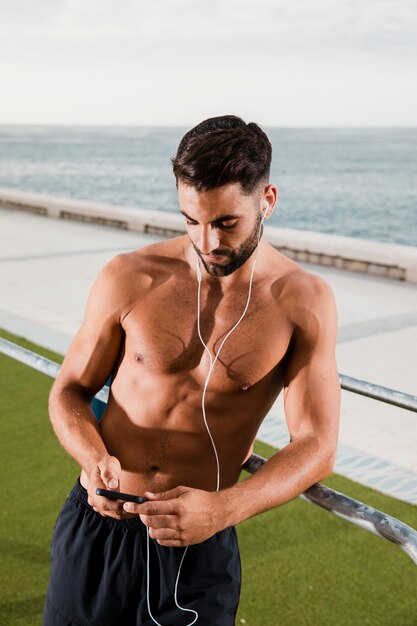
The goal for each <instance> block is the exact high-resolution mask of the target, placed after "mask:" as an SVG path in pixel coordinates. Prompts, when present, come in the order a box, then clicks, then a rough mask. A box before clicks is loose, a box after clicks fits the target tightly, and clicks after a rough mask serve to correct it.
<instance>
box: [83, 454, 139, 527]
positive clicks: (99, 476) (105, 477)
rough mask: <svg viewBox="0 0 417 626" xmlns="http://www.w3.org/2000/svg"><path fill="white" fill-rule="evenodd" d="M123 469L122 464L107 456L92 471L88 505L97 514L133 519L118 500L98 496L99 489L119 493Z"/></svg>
mask: <svg viewBox="0 0 417 626" xmlns="http://www.w3.org/2000/svg"><path fill="white" fill-rule="evenodd" d="M121 471H122V468H121V466H120V462H119V460H118V459H116V457H114V456H106V457H104V458H103V459H101V461H99V463H98V464H97V465H96V467H95V468H94V469H93V470H92V471H91V473H90V476H89V483H88V503H89V504H90V505H91V506H92V507H93V509H94V511H95V512H96V513H100V515H103V516H107V517H115V518H116V519H122V518H127V517H131V516H130V515H126V514H125V512H124V511H123V503H122V502H121V501H118V500H110V499H109V498H104V497H103V496H98V495H96V489H97V487H100V488H101V489H113V490H115V491H117V490H118V489H119V485H120V474H121Z"/></svg>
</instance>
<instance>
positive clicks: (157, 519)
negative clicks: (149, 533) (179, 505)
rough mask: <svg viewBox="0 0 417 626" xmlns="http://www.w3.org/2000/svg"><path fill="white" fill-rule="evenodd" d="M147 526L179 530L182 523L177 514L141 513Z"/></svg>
mask: <svg viewBox="0 0 417 626" xmlns="http://www.w3.org/2000/svg"><path fill="white" fill-rule="evenodd" d="M139 517H140V519H141V520H142V522H143V523H144V524H145V526H149V528H165V529H169V530H175V531H178V530H179V529H180V523H179V520H178V516H177V515H142V514H140V515H139Z"/></svg>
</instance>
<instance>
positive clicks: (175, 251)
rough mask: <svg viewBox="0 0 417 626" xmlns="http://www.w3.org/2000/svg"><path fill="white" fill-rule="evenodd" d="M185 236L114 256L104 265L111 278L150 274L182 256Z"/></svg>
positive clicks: (129, 277)
mask: <svg viewBox="0 0 417 626" xmlns="http://www.w3.org/2000/svg"><path fill="white" fill-rule="evenodd" d="M182 239H183V237H176V238H175V239H167V240H164V241H159V242H156V243H152V244H149V245H148V246H145V247H143V248H137V249H136V250H132V251H130V252H124V253H121V254H118V255H116V256H114V257H113V258H112V259H110V261H109V262H108V263H107V264H106V265H105V266H104V267H103V270H102V271H103V272H104V273H105V274H106V275H107V277H108V278H109V279H112V278H113V279H116V280H123V279H131V278H132V276H135V277H136V278H139V277H140V276H150V275H152V274H153V273H154V272H157V271H161V270H162V269H163V268H164V267H167V266H169V265H170V263H172V262H174V261H178V260H180V259H181V257H182V252H183V247H184V246H183V242H182Z"/></svg>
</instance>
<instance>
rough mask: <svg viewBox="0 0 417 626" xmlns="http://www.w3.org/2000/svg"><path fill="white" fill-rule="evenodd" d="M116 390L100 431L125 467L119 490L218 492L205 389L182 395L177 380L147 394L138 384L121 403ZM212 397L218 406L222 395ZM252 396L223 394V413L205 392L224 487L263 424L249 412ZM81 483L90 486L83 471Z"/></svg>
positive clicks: (234, 479) (236, 473) (234, 476)
mask: <svg viewBox="0 0 417 626" xmlns="http://www.w3.org/2000/svg"><path fill="white" fill-rule="evenodd" d="M171 382H172V381H171ZM114 387H115V389H114V392H115V395H113V394H111V395H110V398H109V404H108V407H107V410H106V412H105V414H104V416H103V419H102V421H101V423H100V431H101V436H102V439H103V442H104V444H105V446H106V449H107V451H108V453H109V454H110V455H111V456H115V457H116V458H117V459H118V460H119V461H120V464H121V467H122V473H121V476H120V485H119V490H120V491H124V492H127V493H133V494H137V495H141V494H143V493H144V492H145V491H151V492H153V493H159V492H161V491H166V490H168V489H172V488H174V487H177V486H179V485H183V486H188V487H194V488H198V489H204V490H207V491H215V489H216V485H217V463H216V456H215V453H214V449H213V445H212V443H211V441H210V438H209V435H208V432H207V429H206V427H205V424H204V420H203V415H202V410H201V390H198V392H196V391H193V392H190V393H184V387H182V388H181V385H178V381H177V384H175V385H172V386H171V384H164V385H161V384H160V385H159V392H158V393H149V387H148V385H146V387H147V388H146V389H142V390H140V389H138V388H137V387H138V384H137V383H136V384H135V387H136V389H135V390H134V391H135V392H134V393H133V394H131V393H126V394H124V400H125V401H124V402H123V403H122V402H121V399H120V398H119V397H118V395H119V394H118V389H117V387H118V385H117V384H116V381H115V384H114ZM254 391H255V390H254ZM179 393H180V394H181V396H182V397H183V399H177V400H178V401H176V402H175V401H174V403H173V401H172V398H173V397H174V399H175V395H178V394H179ZM214 395H215V399H216V401H217V402H216V404H218V403H219V398H218V395H217V394H214ZM250 395H251V391H249V392H248V391H246V392H240V393H238V394H233V397H231V394H225V396H223V400H222V402H221V405H222V408H221V410H219V406H214V404H213V403H210V394H207V399H206V403H205V408H206V416H207V421H208V424H209V428H210V431H211V434H212V437H213V439H214V442H215V446H216V449H217V453H218V456H219V465H220V468H219V469H220V488H226V487H230V486H231V485H233V484H235V483H236V482H237V480H238V479H239V474H240V471H241V467H242V465H243V463H244V462H245V460H246V459H247V458H248V457H249V456H250V454H251V452H252V442H253V440H254V438H255V435H256V431H257V429H258V426H259V423H260V421H261V420H260V419H259V417H260V416H258V419H256V420H254V419H253V410H250V412H249V411H248V405H251V402H248V400H249V398H250ZM255 395H258V393H256V394H255ZM115 396H116V398H115ZM236 396H244V397H243V398H242V397H236ZM146 398H151V399H150V400H148V401H147V400H146ZM252 399H253V400H255V398H252ZM126 400H127V401H126ZM255 404H256V402H255ZM255 415H256V412H255ZM81 483H82V484H83V486H84V487H86V488H87V486H88V477H87V475H86V474H85V472H84V471H83V472H82V474H81Z"/></svg>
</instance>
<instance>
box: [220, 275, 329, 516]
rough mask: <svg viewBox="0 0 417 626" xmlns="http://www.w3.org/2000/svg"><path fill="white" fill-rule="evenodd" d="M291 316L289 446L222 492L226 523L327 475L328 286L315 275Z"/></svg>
mask: <svg viewBox="0 0 417 626" xmlns="http://www.w3.org/2000/svg"><path fill="white" fill-rule="evenodd" d="M303 298H304V299H305V305H303V307H302V308H301V309H300V308H299V307H297V312H296V314H295V316H294V319H293V322H294V331H293V337H292V345H291V352H290V354H289V360H288V364H287V369H286V372H285V382H284V409H285V417H286V421H287V425H288V430H289V433H290V443H289V444H288V445H287V446H285V447H284V448H282V449H281V450H279V451H278V452H277V453H276V454H275V455H274V456H272V457H271V458H270V459H269V460H268V461H267V462H266V463H265V464H264V465H263V466H262V467H261V468H260V469H259V470H258V471H257V472H256V473H255V474H254V475H252V476H251V477H250V478H248V479H247V480H245V481H244V482H242V483H239V484H237V485H235V486H234V487H232V488H231V489H227V490H225V491H224V492H223V495H225V496H226V498H231V504H232V511H231V514H230V517H229V519H230V522H231V523H232V524H236V523H238V522H241V521H243V520H244V519H247V518H248V517H251V516H252V515H256V514H258V513H261V512H263V511H266V510H268V509H271V508H273V507H276V506H279V505H280V504H284V503H285V502H288V501H289V500H292V499H293V498H295V497H296V496H298V495H299V494H300V493H302V492H303V491H305V490H306V489H308V487H310V486H311V485H313V484H314V483H316V482H318V481H319V480H323V479H324V478H326V477H327V476H329V474H330V473H331V471H332V468H333V464H334V460H335V456H336V446H337V437H338V429H339V414H340V383H339V376H338V371H337V365H336V358H335V347H336V337H337V312H336V305H335V301H334V296H333V293H332V291H331V289H330V287H329V286H328V285H327V283H325V282H324V281H323V280H322V279H320V278H319V277H317V276H314V277H311V276H310V277H309V281H308V284H306V288H305V290H303Z"/></svg>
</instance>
